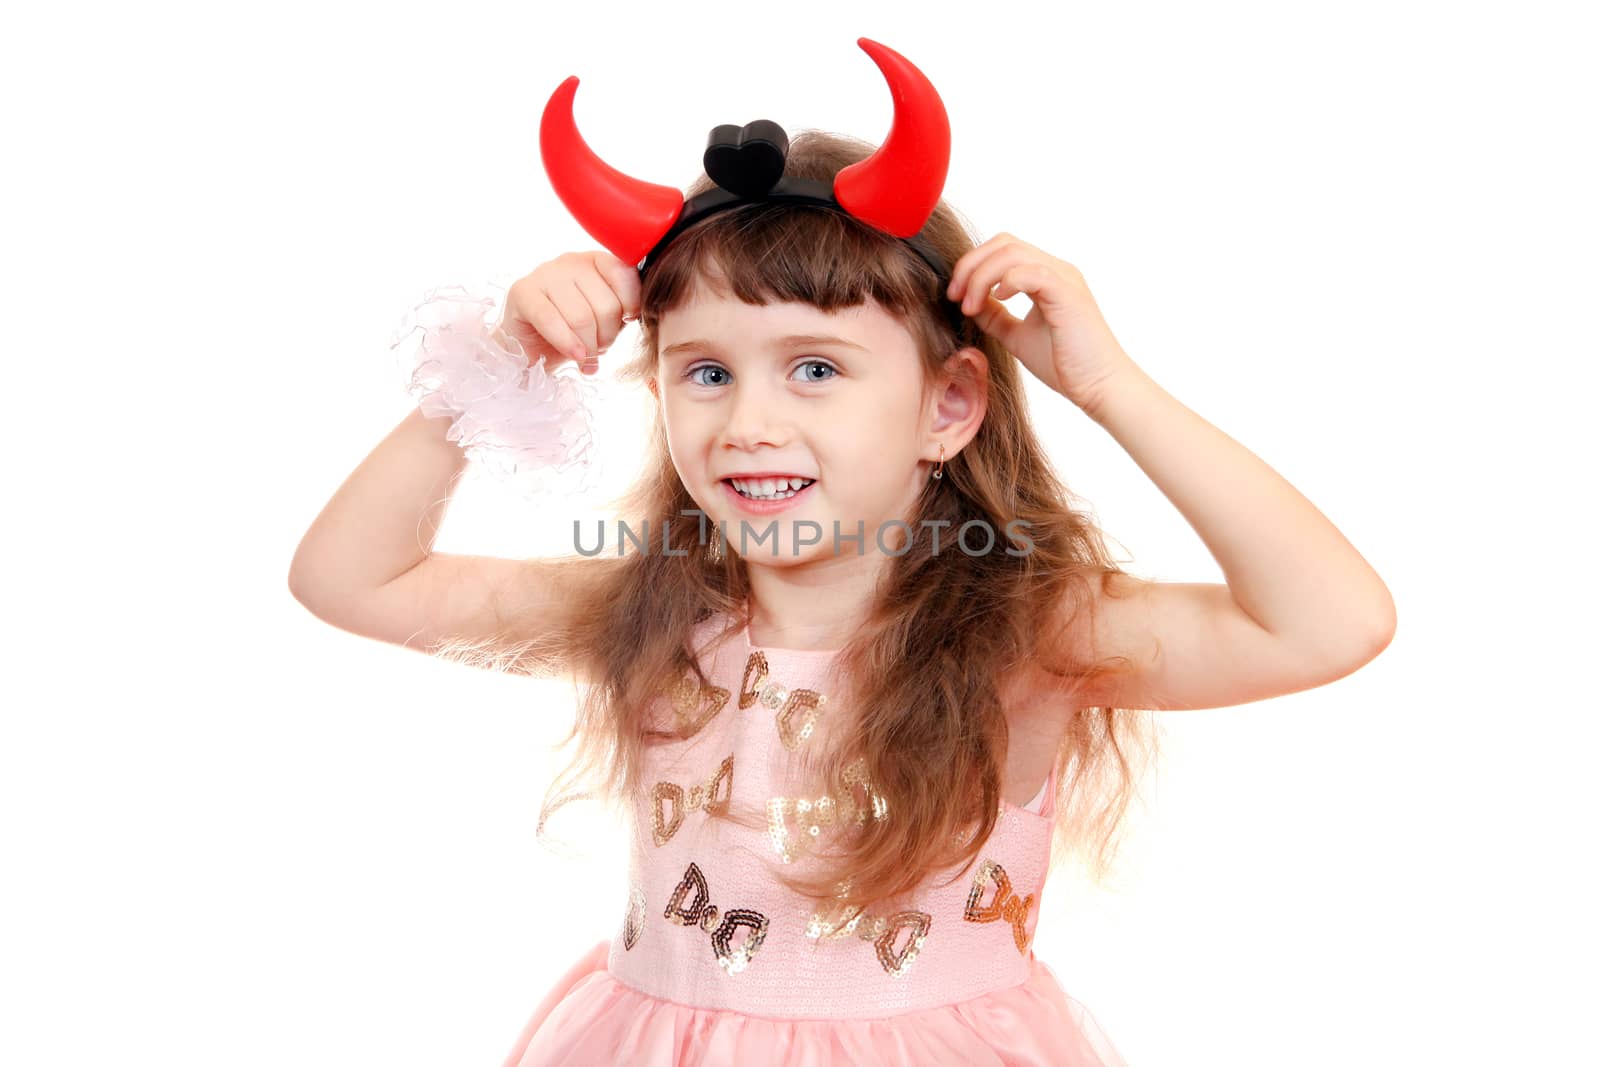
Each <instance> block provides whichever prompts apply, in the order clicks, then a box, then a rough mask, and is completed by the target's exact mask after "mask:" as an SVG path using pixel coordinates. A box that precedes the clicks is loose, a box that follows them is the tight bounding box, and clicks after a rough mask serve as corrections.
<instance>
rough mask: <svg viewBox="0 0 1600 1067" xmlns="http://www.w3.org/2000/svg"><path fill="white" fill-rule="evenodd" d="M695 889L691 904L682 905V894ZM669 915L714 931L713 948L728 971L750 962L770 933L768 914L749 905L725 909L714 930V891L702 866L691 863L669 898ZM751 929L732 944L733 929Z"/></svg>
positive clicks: (681, 923) (690, 924)
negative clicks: (752, 908)
mask: <svg viewBox="0 0 1600 1067" xmlns="http://www.w3.org/2000/svg"><path fill="white" fill-rule="evenodd" d="M691 891H692V892H693V893H694V900H692V901H690V903H689V906H688V907H687V908H686V907H684V906H683V898H684V897H685V896H686V895H687V894H688V893H690V892H691ZM665 914H666V917H667V919H669V920H670V921H672V922H675V923H677V924H678V925H680V926H698V927H700V929H702V930H705V931H706V932H708V933H709V934H710V935H711V949H712V951H713V952H715V953H716V956H717V962H718V963H720V964H722V969H723V970H724V971H726V972H727V973H729V974H738V973H739V972H740V971H742V970H744V969H745V968H746V967H748V966H749V965H750V961H751V960H753V959H755V956H756V952H757V951H758V950H760V948H761V942H762V941H763V940H764V939H765V938H766V936H767V917H766V916H765V915H762V914H761V913H760V912H759V911H751V910H750V909H749V908H733V909H731V910H729V911H727V912H725V913H724V914H723V916H722V922H721V923H720V924H718V926H717V928H716V929H715V930H713V929H712V928H711V924H712V923H714V922H716V921H717V906H716V905H715V904H713V903H711V891H710V889H709V888H708V887H707V885H706V876H705V875H704V874H702V873H701V871H700V868H699V867H698V866H697V865H695V864H693V863H691V864H689V869H688V870H687V871H685V872H684V875H683V880H682V881H680V882H679V883H678V885H677V887H676V888H675V889H673V891H672V899H671V900H669V901H668V902H667V910H666V913H665ZM741 926H743V927H745V928H746V929H747V930H749V931H750V932H749V934H748V935H746V937H745V940H744V943H743V944H742V945H738V946H735V945H734V944H733V934H734V931H735V930H737V929H738V928H739V927H741Z"/></svg>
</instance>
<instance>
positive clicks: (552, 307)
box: [517, 286, 585, 362]
mask: <svg viewBox="0 0 1600 1067" xmlns="http://www.w3.org/2000/svg"><path fill="white" fill-rule="evenodd" d="M517 313H518V314H519V315H520V316H521V317H522V319H523V321H525V322H527V324H528V325H529V326H532V327H533V328H534V330H535V331H537V332H538V334H539V339H540V340H542V341H543V342H544V343H545V344H546V345H548V346H549V347H550V351H551V352H552V353H558V354H565V355H567V356H570V357H571V358H572V359H573V360H581V359H583V357H584V355H585V350H584V346H583V339H582V338H581V337H579V336H578V335H577V334H576V333H574V332H573V329H572V327H571V326H569V325H567V320H566V316H565V315H563V314H562V312H561V309H560V308H558V307H557V306H556V304H555V302H554V301H553V300H551V299H550V294H549V293H547V292H545V290H544V289H543V288H541V287H538V286H535V287H533V288H532V289H530V290H529V292H528V293H527V294H526V295H525V296H524V297H523V298H522V302H521V304H520V306H519V308H518V312H517ZM555 362H560V360H559V359H558V360H556V361H555Z"/></svg>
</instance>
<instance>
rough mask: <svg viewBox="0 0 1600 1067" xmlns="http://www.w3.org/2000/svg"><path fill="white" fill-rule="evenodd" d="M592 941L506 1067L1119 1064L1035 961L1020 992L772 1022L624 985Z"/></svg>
mask: <svg viewBox="0 0 1600 1067" xmlns="http://www.w3.org/2000/svg"><path fill="white" fill-rule="evenodd" d="M610 949H611V943H610V941H601V942H600V943H599V944H598V945H596V946H595V947H594V948H593V949H591V950H590V951H589V952H588V953H587V954H585V955H584V956H583V958H582V959H580V960H578V962H577V963H575V964H574V965H573V966H572V968H571V969H569V970H568V971H567V973H566V974H564V975H562V976H561V978H560V980H559V981H558V982H557V983H556V985H555V988H553V989H552V990H551V991H550V993H549V995H547V996H546V997H545V999H544V1001H543V1002H542V1003H541V1004H540V1005H539V1006H538V1007H537V1008H536V1009H534V1013H533V1017H532V1018H531V1019H530V1020H529V1021H528V1025H527V1026H525V1027H524V1028H523V1031H522V1034H521V1036H519V1037H518V1038H517V1042H516V1044H515V1045H514V1046H513V1047H512V1049H511V1054H510V1055H509V1056H507V1057H506V1061H505V1065H504V1067H554V1065H557V1064H560V1065H566V1067H579V1065H581V1067H588V1065H590V1064H594V1065H602V1064H603V1065H607V1067H609V1065H612V1064H625V1065H629V1067H722V1065H724V1064H727V1065H734V1064H763V1065H765V1064H774V1065H784V1067H834V1065H845V1064H848V1065H850V1067H903V1065H906V1064H915V1065H917V1067H932V1065H942V1064H959V1065H960V1067H1002V1065H1003V1067H1127V1063H1126V1061H1125V1060H1123V1058H1122V1056H1121V1055H1120V1054H1119V1053H1118V1052H1117V1050H1116V1048H1115V1046H1114V1045H1113V1044H1112V1043H1111V1040H1110V1039H1109V1038H1108V1037H1107V1036H1106V1034H1105V1033H1104V1031H1102V1030H1101V1029H1100V1026H1099V1024H1098V1023H1096V1021H1095V1019H1094V1016H1093V1015H1091V1014H1090V1013H1089V1010H1088V1009H1087V1008H1086V1007H1084V1006H1083V1005H1082V1004H1080V1003H1079V1002H1078V1001H1076V1000H1074V999H1072V998H1071V997H1069V996H1067V994H1066V993H1065V992H1064V991H1063V990H1062V988H1061V986H1060V984H1059V983H1058V982H1057V981H1056V977H1055V975H1054V974H1053V973H1052V972H1051V971H1050V969H1049V968H1048V967H1046V966H1045V964H1044V963H1043V962H1042V961H1040V960H1039V958H1038V957H1033V958H1032V962H1033V969H1032V973H1031V974H1030V975H1029V977H1028V979H1027V980H1026V981H1025V982H1023V983H1022V984H1021V985H1017V986H1013V987H1011V988H1010V989H1002V990H999V991H997V992H994V993H986V994H984V995H983V996H979V997H974V998H972V999H971V1000H966V1001H962V1002H960V1003H955V1004H947V1005H944V1006H941V1007H937V1008H927V1009H924V1010H921V1011H912V1012H906V1013H904V1014H902V1015H893V1016H889V1017H886V1018H881V1019H774V1018H767V1017H762V1016H754V1015H744V1014H742V1013H740V1012H736V1011H726V1010H721V1009H715V1008H692V1007H688V1006H686V1005H682V1004H675V1003H673V1002H671V1001H667V1000H661V999H659V998H657V997H652V996H649V995H648V994H645V993H641V992H639V991H638V990H636V989H634V988H632V987H631V986H626V985H623V984H622V983H621V982H619V981H618V980H617V979H616V978H615V977H613V976H612V974H611V972H610V971H608V970H607V969H606V959H607V957H608V955H609V953H610Z"/></svg>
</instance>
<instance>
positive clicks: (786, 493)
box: [722, 478, 817, 500]
mask: <svg viewBox="0 0 1600 1067" xmlns="http://www.w3.org/2000/svg"><path fill="white" fill-rule="evenodd" d="M722 480H723V481H724V482H726V483H728V486H729V488H731V489H732V490H733V491H734V492H736V493H738V494H739V495H740V496H742V497H744V498H745V499H746V500H788V499H789V498H790V497H792V496H797V495H798V494H799V493H800V492H802V491H803V490H805V489H807V488H808V487H810V486H812V485H815V484H816V481H817V480H816V479H815V478H790V479H788V480H787V482H786V483H785V484H784V486H783V487H782V488H779V489H777V490H776V491H775V492H773V493H771V494H767V495H761V494H757V493H750V492H746V491H745V490H744V489H741V488H740V487H739V485H738V483H737V482H735V481H734V479H732V478H724V479H722ZM774 480H776V479H774ZM796 483H798V484H796ZM746 484H749V483H746Z"/></svg>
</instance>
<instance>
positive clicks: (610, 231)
mask: <svg viewBox="0 0 1600 1067" xmlns="http://www.w3.org/2000/svg"><path fill="white" fill-rule="evenodd" d="M577 91H578V77H577V75H573V76H572V77H570V78H568V79H567V80H566V81H564V82H562V83H561V84H560V85H558V86H556V91H555V92H553V93H551V94H550V101H549V103H547V104H545V106H544V117H543V118H542V119H540V120H539V156H540V159H541V160H542V161H543V162H544V172H545V173H546V174H547V175H549V176H550V184H551V185H552V186H554V187H555V191H556V195H557V196H559V197H560V198H561V202H562V203H563V204H565V205H566V206H567V210H568V211H569V212H571V214H572V217H573V218H575V219H577V220H578V225H580V226H582V227H583V228H584V229H585V230H586V231H588V234H589V236H590V237H593V238H594V239H595V240H596V241H599V242H600V244H601V245H602V246H603V247H604V248H605V249H606V250H607V251H609V252H610V253H612V254H613V255H615V256H616V257H617V258H618V259H620V260H622V261H623V262H624V263H626V264H628V265H629V266H630V267H637V266H638V265H639V262H640V261H641V260H643V259H644V257H645V254H646V253H648V252H649V251H650V249H651V248H653V247H654V246H655V243H656V242H657V241H659V240H661V238H662V236H663V235H664V234H666V232H667V231H668V230H670V229H671V228H672V224H673V223H674V222H677V221H678V215H679V213H681V212H682V211H683V193H681V192H679V191H678V190H677V189H674V188H673V187H672V186H670V185H656V184H654V183H652V182H644V181H640V180H639V179H638V178H630V177H628V176H627V175H626V174H624V173H622V172H621V171H620V170H618V169H617V168H615V167H613V166H611V165H610V164H609V163H607V162H606V161H605V160H603V159H601V158H600V157H599V156H597V155H595V154H594V151H593V150H592V149H590V147H589V145H588V143H587V142H585V141H584V139H583V135H582V134H580V133H579V132H578V124H577V123H576V122H575V121H573V118H572V97H573V95H574V94H576V93H577Z"/></svg>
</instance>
